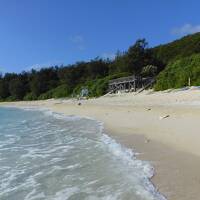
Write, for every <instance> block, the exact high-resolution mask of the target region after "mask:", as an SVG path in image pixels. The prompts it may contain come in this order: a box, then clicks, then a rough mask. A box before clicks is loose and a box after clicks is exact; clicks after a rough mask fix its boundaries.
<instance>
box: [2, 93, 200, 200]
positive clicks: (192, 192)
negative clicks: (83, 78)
mask: <svg viewBox="0 0 200 200" xmlns="http://www.w3.org/2000/svg"><path fill="white" fill-rule="evenodd" d="M199 93H200V92H199V91H181V92H175V93H153V94H152V93H150V94H149V93H144V94H141V95H138V96H135V97H133V95H132V94H128V95H127V94H126V95H122V96H113V97H101V98H98V99H91V100H84V101H81V103H82V104H81V105H80V106H78V105H77V103H78V102H77V101H73V100H61V99H58V100H45V101H32V102H13V103H2V104H0V105H11V106H16V107H20V106H22V107H26V106H27V107H30V106H33V107H43V108H48V109H50V110H52V111H54V112H58V113H63V114H67V115H79V116H82V117H85V116H88V117H92V118H94V119H96V120H99V121H102V122H104V127H105V131H106V134H108V135H109V136H111V137H112V138H114V139H115V140H116V141H117V142H120V143H122V144H123V145H125V146H126V147H128V148H131V149H136V152H139V155H138V156H137V158H138V159H140V160H147V161H150V163H151V164H152V165H153V167H154V169H155V176H154V177H153V178H152V182H153V184H154V185H155V186H156V188H158V190H159V192H160V193H161V194H162V195H164V196H165V197H166V198H167V199H168V200H188V199H193V200H198V197H199V196H200V191H199V184H200V175H199V167H200V145H199V144H200V142H199V141H200V136H198V124H199V119H200V106H199V105H200V104H199V105H198V100H199V102H200V94H199ZM191 94H192V96H191ZM166 98H167V100H166ZM160 102H161V103H162V104H161V103H160ZM166 115H168V117H166V118H163V119H161V118H160V117H161V116H166Z"/></svg>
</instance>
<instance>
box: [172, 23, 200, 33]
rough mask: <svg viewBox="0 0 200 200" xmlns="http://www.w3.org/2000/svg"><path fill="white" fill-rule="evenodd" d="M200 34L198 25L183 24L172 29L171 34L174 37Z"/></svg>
mask: <svg viewBox="0 0 200 200" xmlns="http://www.w3.org/2000/svg"><path fill="white" fill-rule="evenodd" d="M197 32H200V25H192V24H185V25H183V26H181V27H177V28H174V29H172V32H171V33H172V34H175V35H187V34H193V33H197Z"/></svg>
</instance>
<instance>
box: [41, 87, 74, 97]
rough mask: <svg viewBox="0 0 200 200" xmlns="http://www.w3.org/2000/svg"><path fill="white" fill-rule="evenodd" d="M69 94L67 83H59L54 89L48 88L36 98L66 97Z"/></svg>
mask: <svg viewBox="0 0 200 200" xmlns="http://www.w3.org/2000/svg"><path fill="white" fill-rule="evenodd" d="M70 94H71V90H70V89H69V87H68V86H67V85H60V86H58V87H57V88H55V89H52V90H49V91H47V92H46V93H43V94H41V95H40V96H39V97H38V99H39V100H44V99H51V98H62V97H68V96H70Z"/></svg>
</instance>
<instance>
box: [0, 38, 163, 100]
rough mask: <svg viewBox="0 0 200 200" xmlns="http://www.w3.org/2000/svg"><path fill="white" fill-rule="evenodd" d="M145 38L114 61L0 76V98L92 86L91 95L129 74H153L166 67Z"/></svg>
mask: <svg viewBox="0 0 200 200" xmlns="http://www.w3.org/2000/svg"><path fill="white" fill-rule="evenodd" d="M164 67H165V65H164V64H163V62H162V61H161V59H158V57H157V56H156V54H155V52H154V51H153V49H152V48H149V47H148V43H147V41H146V40H145V39H139V40H137V41H136V42H135V43H134V44H133V45H132V46H130V47H129V49H128V50H127V51H125V52H117V53H116V57H115V59H114V60H110V59H102V58H99V57H98V58H95V59H92V60H90V61H88V62H83V61H82V62H77V63H75V64H71V65H67V66H51V67H47V68H42V69H40V70H34V69H32V70H30V71H23V72H21V73H18V74H17V73H5V74H4V75H2V74H1V75H0V100H1V101H15V100H37V99H47V98H59V97H68V96H71V95H76V94H77V93H79V92H80V89H81V87H82V86H87V87H90V96H100V95H102V94H104V93H106V91H107V84H108V81H109V80H110V79H112V78H116V77H121V76H127V75H130V74H135V75H141V76H150V75H156V74H158V73H159V72H160V71H161V70H163V69H164Z"/></svg>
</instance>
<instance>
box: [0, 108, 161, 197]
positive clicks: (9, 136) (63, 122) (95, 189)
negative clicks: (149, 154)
mask: <svg viewBox="0 0 200 200" xmlns="http://www.w3.org/2000/svg"><path fill="white" fill-rule="evenodd" d="M152 175H153V170H152V167H151V166H150V165H149V163H147V162H144V161H139V160H137V159H136V158H135V156H134V153H133V152H132V151H131V150H130V149H126V148H124V147H122V146H121V145H120V144H118V143H116V142H115V141H114V140H112V139H111V138H109V137H108V136H107V135H105V134H104V133H103V126H102V124H101V123H99V122H97V121H95V120H92V119H83V118H79V117H75V116H64V115H60V114H56V113H53V112H50V111H47V110H46V111H37V110H31V109H30V110H22V109H14V108H0V200H118V199H119V200H132V199H133V200H156V199H164V198H163V197H162V196H161V195H160V194H158V193H157V192H156V190H155V188H154V187H153V185H152V184H151V182H150V181H149V177H151V176H152Z"/></svg>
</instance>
